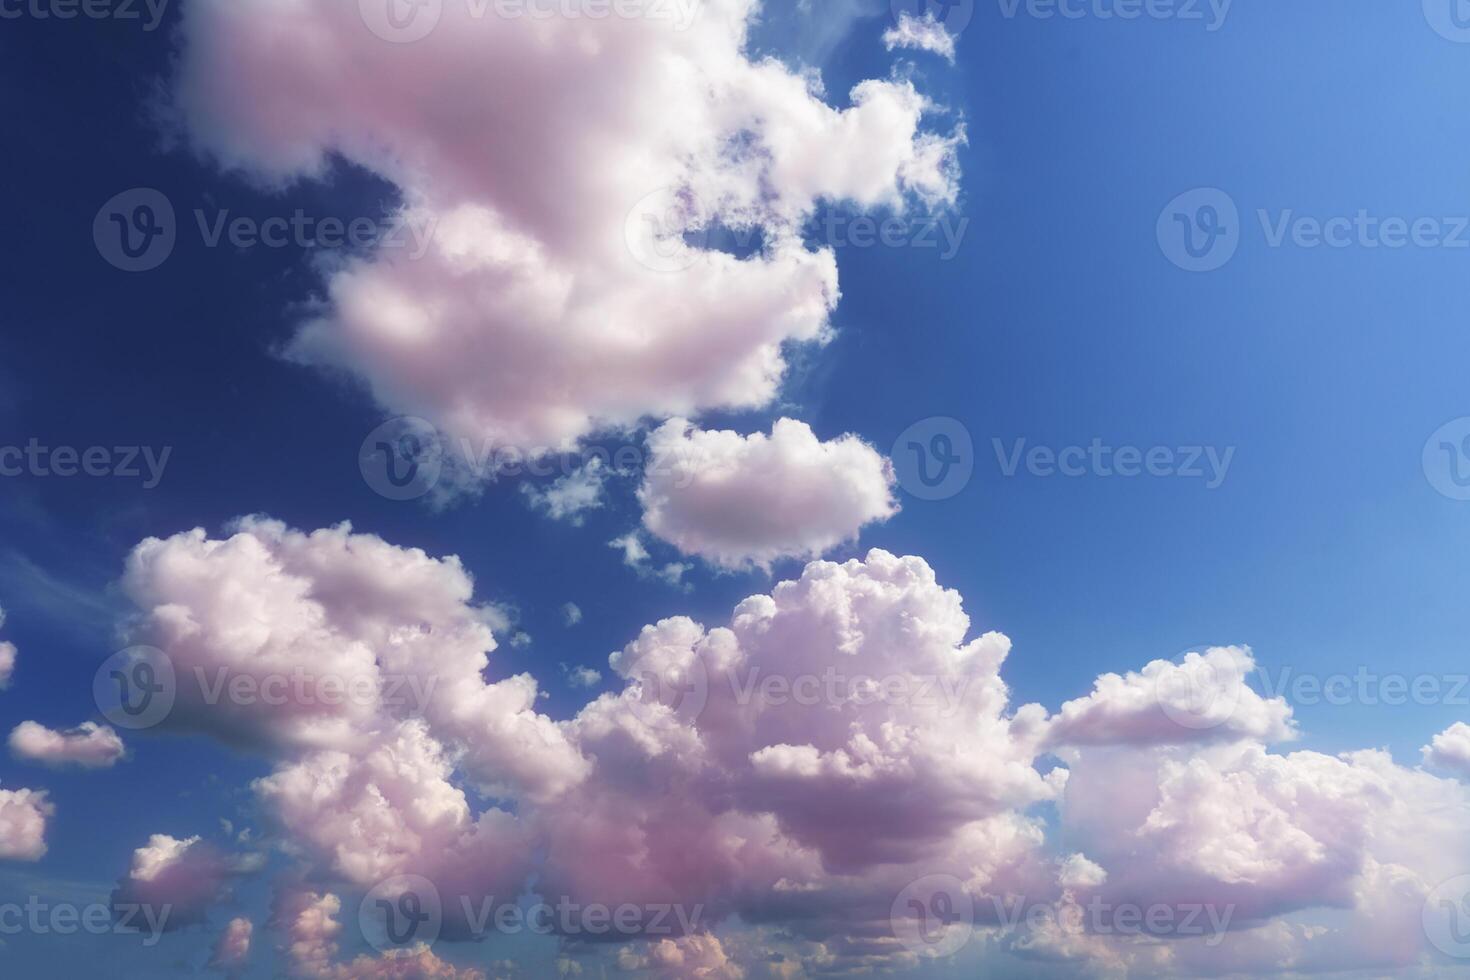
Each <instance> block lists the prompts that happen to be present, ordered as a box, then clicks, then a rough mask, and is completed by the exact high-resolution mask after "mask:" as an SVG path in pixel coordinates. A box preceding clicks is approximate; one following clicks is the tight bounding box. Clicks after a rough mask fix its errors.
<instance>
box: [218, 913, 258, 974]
mask: <svg viewBox="0 0 1470 980" xmlns="http://www.w3.org/2000/svg"><path fill="white" fill-rule="evenodd" d="M254 933H255V924H254V923H252V922H251V921H250V920H249V919H244V918H235V919H231V920H230V922H229V925H227V926H225V930H224V932H222V933H220V936H219V939H217V940H216V941H215V944H214V952H213V954H211V956H210V957H209V968H210V969H211V970H218V971H220V972H221V973H224V974H226V975H228V976H236V975H238V974H239V973H240V971H242V970H244V969H245V961H246V959H248V958H249V956H250V940H251V937H252V936H253V935H254Z"/></svg>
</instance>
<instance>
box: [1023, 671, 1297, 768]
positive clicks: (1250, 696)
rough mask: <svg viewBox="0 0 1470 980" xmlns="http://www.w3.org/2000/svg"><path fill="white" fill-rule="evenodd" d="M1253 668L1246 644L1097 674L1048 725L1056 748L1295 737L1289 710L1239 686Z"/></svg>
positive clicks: (1278, 700)
mask: <svg viewBox="0 0 1470 980" xmlns="http://www.w3.org/2000/svg"><path fill="white" fill-rule="evenodd" d="M1255 668H1256V661H1255V658H1254V656H1253V655H1252V654H1251V651H1250V649H1249V648H1248V647H1210V648H1208V649H1207V650H1205V651H1204V652H1203V653H1201V652H1199V651H1190V652H1189V653H1187V654H1185V656H1184V658H1183V660H1182V661H1181V662H1180V663H1173V662H1171V661H1168V660H1155V661H1153V662H1151V663H1149V664H1148V665H1147V666H1146V667H1144V668H1143V670H1142V671H1141V672H1137V673H1135V672H1133V671H1129V672H1128V673H1127V674H1125V675H1118V674H1103V675H1102V676H1101V677H1099V678H1098V679H1097V681H1096V682H1095V683H1094V685H1093V689H1092V693H1091V694H1089V695H1087V696H1086V697H1084V698H1078V699H1076V700H1074V701H1068V702H1067V703H1065V704H1063V705H1062V709H1061V711H1060V712H1058V713H1057V715H1056V717H1055V718H1054V719H1053V720H1052V722H1051V731H1050V738H1051V741H1052V743H1053V744H1057V745H1158V744H1168V743H1177V742H1197V741H1208V740H1217V739H1239V738H1251V739H1256V740H1259V741H1267V742H1277V741H1283V740H1287V739H1291V738H1294V737H1295V734H1296V729H1295V725H1294V724H1293V722H1292V719H1291V706H1290V705H1289V704H1287V703H1286V699H1285V698H1282V697H1275V698H1270V699H1267V698H1263V697H1261V696H1260V695H1259V694H1257V693H1256V692H1255V691H1254V690H1252V689H1251V687H1250V685H1249V684H1248V683H1247V679H1248V678H1249V676H1250V674H1251V673H1252V672H1253V671H1254V670H1255Z"/></svg>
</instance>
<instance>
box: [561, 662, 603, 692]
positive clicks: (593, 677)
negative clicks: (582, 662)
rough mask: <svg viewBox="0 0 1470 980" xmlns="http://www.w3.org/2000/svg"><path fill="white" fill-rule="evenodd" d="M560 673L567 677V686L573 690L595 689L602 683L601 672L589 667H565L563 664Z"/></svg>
mask: <svg viewBox="0 0 1470 980" xmlns="http://www.w3.org/2000/svg"><path fill="white" fill-rule="evenodd" d="M562 671H563V672H564V673H565V674H566V675H567V684H568V685H570V686H571V687H574V688H588V687H596V686H597V685H598V684H601V683H602V671H600V670H593V669H592V668H591V667H567V666H566V665H565V664H563V665H562Z"/></svg>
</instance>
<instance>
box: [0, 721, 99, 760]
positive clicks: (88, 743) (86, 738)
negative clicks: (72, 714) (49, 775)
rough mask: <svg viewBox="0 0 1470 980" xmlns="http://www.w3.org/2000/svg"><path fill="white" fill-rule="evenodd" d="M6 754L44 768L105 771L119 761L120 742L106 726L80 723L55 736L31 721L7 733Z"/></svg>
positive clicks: (50, 730)
mask: <svg viewBox="0 0 1470 980" xmlns="http://www.w3.org/2000/svg"><path fill="white" fill-rule="evenodd" d="M10 753H11V755H14V756H15V757H16V758H17V759H23V760H25V761H27V762H39V763H41V764H42V765H47V766H56V767H61V766H69V765H70V766H81V767H82V768H84V769H106V768H107V767H109V766H112V765H115V764H116V763H117V761H118V760H119V759H121V758H122V757H123V754H124V749H123V742H122V739H120V738H118V735H117V732H115V731H113V730H112V729H111V728H109V727H108V726H107V725H99V724H97V723H96V722H91V721H88V722H83V723H82V724H81V725H80V726H78V727H77V728H73V729H71V730H70V731H65V732H58V731H56V730H54V729H51V728H47V727H46V726H45V725H42V724H39V723H37V722H34V721H23V722H21V723H20V724H19V725H16V726H15V730H14V731H12V732H11V733H10Z"/></svg>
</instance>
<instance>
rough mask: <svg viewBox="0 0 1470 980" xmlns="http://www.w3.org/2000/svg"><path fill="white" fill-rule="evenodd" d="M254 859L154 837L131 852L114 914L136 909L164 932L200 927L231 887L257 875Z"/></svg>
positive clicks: (258, 860) (164, 836) (193, 841)
mask: <svg viewBox="0 0 1470 980" xmlns="http://www.w3.org/2000/svg"><path fill="white" fill-rule="evenodd" d="M261 864H262V860H261V858H260V857H259V856H258V855H244V856H240V855H230V854H225V853H223V852H222V851H220V850H219V849H218V848H216V847H214V846H213V845H211V844H209V843H207V842H205V841H203V840H201V839H200V838H198V837H189V838H187V839H183V840H181V839H179V838H177V837H171V836H169V835H168V834H154V835H153V836H151V837H149V838H148V843H147V844H145V845H144V846H142V847H140V848H138V849H137V850H135V851H134V852H133V864H132V867H131V868H130V869H129V871H128V873H127V875H125V876H124V877H123V878H122V879H121V880H120V881H119V882H118V884H117V888H116V889H114V890H113V893H112V904H113V907H114V908H123V907H125V906H139V907H142V908H146V909H148V910H150V911H151V912H152V913H153V914H152V915H150V916H149V921H150V922H152V921H156V922H158V926H159V929H160V930H162V931H165V932H169V931H173V930H175V929H181V928H183V927H185V926H189V925H194V924H197V923H199V922H203V921H204V918H205V916H206V914H207V913H208V911H209V909H210V908H211V907H212V906H214V905H216V904H218V903H219V902H221V901H224V899H225V898H226V897H228V895H229V893H230V884H231V883H232V882H233V881H234V880H235V879H237V878H239V877H240V876H242V875H245V874H249V873H251V872H254V871H257V870H259V868H260V867H261Z"/></svg>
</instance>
